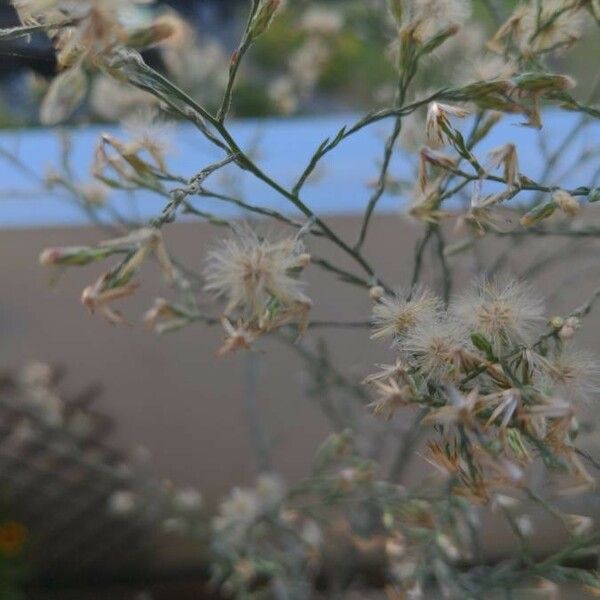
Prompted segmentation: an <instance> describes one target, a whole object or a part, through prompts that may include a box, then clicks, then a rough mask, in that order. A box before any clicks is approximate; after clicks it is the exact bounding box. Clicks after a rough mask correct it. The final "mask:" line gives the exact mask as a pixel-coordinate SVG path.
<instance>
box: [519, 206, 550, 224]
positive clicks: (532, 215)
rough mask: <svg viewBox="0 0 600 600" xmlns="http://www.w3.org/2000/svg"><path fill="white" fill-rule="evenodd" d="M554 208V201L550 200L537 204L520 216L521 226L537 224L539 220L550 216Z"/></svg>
mask: <svg viewBox="0 0 600 600" xmlns="http://www.w3.org/2000/svg"><path fill="white" fill-rule="evenodd" d="M555 210H556V203H555V202H553V201H552V200H551V201H549V202H544V203H542V204H538V205H537V206H535V207H534V208H532V209H531V210H530V211H529V212H527V213H525V214H524V215H523V216H522V217H521V225H523V227H533V225H537V224H538V223H539V222H540V221H543V220H544V219H547V218H548V217H551V216H552V215H553V214H554V211H555Z"/></svg>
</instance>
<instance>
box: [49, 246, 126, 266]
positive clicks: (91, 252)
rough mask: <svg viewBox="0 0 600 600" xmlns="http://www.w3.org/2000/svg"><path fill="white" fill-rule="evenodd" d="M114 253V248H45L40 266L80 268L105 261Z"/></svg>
mask: <svg viewBox="0 0 600 600" xmlns="http://www.w3.org/2000/svg"><path fill="white" fill-rule="evenodd" d="M114 253H115V249H114V248H91V247H88V246H70V247H65V248H46V249H45V250H43V251H42V253H41V254H40V258H39V261H40V265H42V266H43V267H51V266H58V265H64V266H72V265H76V266H82V265H89V264H90V263H93V262H97V261H99V260H103V259H105V258H106V257H107V256H110V255H111V254H114Z"/></svg>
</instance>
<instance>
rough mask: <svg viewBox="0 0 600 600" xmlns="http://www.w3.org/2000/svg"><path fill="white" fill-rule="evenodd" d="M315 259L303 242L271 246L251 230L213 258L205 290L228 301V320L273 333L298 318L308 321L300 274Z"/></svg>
mask: <svg viewBox="0 0 600 600" xmlns="http://www.w3.org/2000/svg"><path fill="white" fill-rule="evenodd" d="M309 262H310V255H308V254H307V253H306V252H305V251H304V246H303V244H302V243H301V241H300V240H299V239H297V238H285V239H282V240H280V241H276V242H271V241H269V240H266V239H261V238H259V237H258V235H257V234H256V233H255V232H254V231H253V230H252V229H250V228H249V227H243V228H239V229H237V231H236V232H235V236H234V237H232V238H230V239H228V240H225V241H223V242H222V243H221V246H220V247H219V248H218V249H216V250H212V251H211V252H210V253H209V254H208V258H207V261H206V268H205V270H204V276H205V278H206V286H205V289H206V290H207V291H208V292H211V293H213V294H214V295H215V297H217V298H225V299H226V300H227V305H226V307H225V315H230V314H232V313H234V312H235V311H238V312H239V313H240V314H241V316H242V317H243V318H244V319H246V320H248V321H254V322H256V323H257V324H258V327H259V329H266V330H268V329H270V328H272V327H275V326H279V325H281V324H282V323H283V322H285V321H288V320H290V319H292V318H299V319H300V322H301V323H303V322H305V321H306V318H307V315H308V311H309V310H310V307H311V301H310V299H309V298H308V297H307V296H306V295H305V294H304V293H303V291H302V289H303V287H304V286H303V283H302V282H301V281H299V280H298V274H299V273H300V272H301V271H302V270H303V269H304V268H305V267H306V266H307V265H308V264H309Z"/></svg>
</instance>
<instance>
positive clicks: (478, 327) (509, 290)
mask: <svg viewBox="0 0 600 600" xmlns="http://www.w3.org/2000/svg"><path fill="white" fill-rule="evenodd" d="M451 312H452V313H453V315H455V317H456V318H457V319H458V320H459V321H460V322H461V323H462V324H463V325H464V326H465V327H466V328H467V329H468V330H469V331H470V332H471V333H476V332H477V333H481V334H483V335H485V336H486V337H487V338H488V339H489V340H490V341H491V342H492V344H493V345H494V347H495V349H498V348H499V347H502V346H506V345H510V344H517V343H527V342H528V341H530V340H531V336H532V334H533V333H535V331H536V330H537V327H538V326H539V325H540V324H541V323H542V322H543V320H544V309H543V302H542V300H541V299H540V298H539V297H538V296H536V295H535V294H534V293H533V292H532V291H531V289H530V287H529V286H528V285H526V284H524V283H521V282H518V281H515V280H510V279H507V280H504V281H502V280H495V281H488V280H480V281H478V282H476V283H475V284H474V285H472V286H471V288H470V289H469V290H468V291H467V292H465V293H464V294H463V295H462V296H460V297H459V298H458V299H457V300H456V301H455V302H453V303H452V307H451Z"/></svg>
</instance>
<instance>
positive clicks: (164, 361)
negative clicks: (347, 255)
mask: <svg viewBox="0 0 600 600" xmlns="http://www.w3.org/2000/svg"><path fill="white" fill-rule="evenodd" d="M332 224H333V226H334V227H335V228H336V230H339V232H340V233H341V235H342V236H343V237H345V238H346V239H352V238H353V236H354V235H355V233H356V228H357V222H356V220H355V219H351V218H336V219H332ZM221 233H222V231H221V230H217V229H214V228H210V227H208V226H205V225H195V224H185V225H175V226H171V227H169V228H167V229H166V241H167V244H168V246H169V248H170V249H171V250H172V253H173V254H174V255H177V256H181V257H183V258H185V261H186V262H187V264H188V265H189V266H191V267H196V268H200V266H201V263H202V257H203V256H204V253H205V249H206V248H207V246H208V245H209V244H210V243H211V242H212V241H214V240H215V239H216V238H217V237H218V236H220V235H221ZM417 234H418V230H416V229H415V227H414V225H412V224H410V223H408V222H406V221H401V220H400V219H399V218H397V217H396V216H386V217H379V218H378V219H376V220H375V221H374V224H373V229H372V235H371V242H370V243H369V244H368V245H367V247H366V253H367V255H368V256H369V258H370V259H371V260H372V261H373V262H374V263H375V264H378V265H381V272H382V273H383V274H384V276H385V277H386V279H387V280H389V281H390V282H393V283H396V282H397V283H406V282H407V281H408V280H409V277H410V271H411V268H412V249H413V246H414V243H415V241H416V239H417ZM103 237H105V236H102V235H101V234H99V233H98V232H97V231H93V230H90V229H80V228H76V229H61V230H58V229H56V230H35V231H2V232H1V233H0V257H1V260H2V263H1V266H0V275H1V282H2V283H1V285H2V292H1V294H0V336H1V337H0V339H1V340H2V342H1V344H0V364H1V365H2V367H17V366H19V365H22V364H23V363H25V362H26V361H28V360H31V359H40V360H45V361H50V362H52V363H55V364H60V365H65V366H66V367H67V368H68V378H67V387H68V388H69V389H70V390H73V391H76V390H77V389H79V388H81V387H83V386H85V385H87V384H88V383H90V382H94V381H97V382H101V383H102V384H103V386H104V388H105V392H104V394H103V395H102V397H101V398H100V400H99V403H98V408H100V409H101V410H102V411H104V412H106V413H107V414H109V415H111V416H112V417H114V418H115V420H116V423H117V426H116V429H115V431H114V435H113V439H114V443H115V444H116V445H117V446H119V447H121V448H123V449H127V448H131V447H134V446H136V445H144V446H147V447H148V448H149V449H150V451H151V453H152V455H153V461H152V467H153V469H155V471H156V473H157V474H158V475H159V476H161V477H168V478H170V479H172V480H174V481H175V482H176V483H178V484H193V485H195V486H197V487H198V488H199V489H200V490H202V492H203V493H204V494H205V496H206V497H207V499H208V500H209V502H213V501H214V500H215V499H216V498H218V497H220V496H222V495H223V494H224V493H226V491H227V490H228V489H229V488H230V487H231V486H232V485H235V484H245V483H251V481H252V479H253V477H254V475H255V473H256V470H255V461H254V456H253V450H252V442H251V438H250V436H249V434H248V430H247V427H246V424H245V413H244V409H243V393H244V385H245V384H244V378H243V366H244V365H243V361H244V360H245V355H243V354H240V355H236V356H233V357H227V358H223V359H217V358H216V357H215V349H216V348H217V347H218V345H219V341H220V332H219V330H218V328H208V327H205V326H204V325H200V324H198V325H195V326H191V327H189V328H188V329H186V330H184V331H180V332H177V333H173V334H170V335H167V336H163V337H157V336H155V335H154V334H152V333H150V332H148V331H146V330H144V328H143V327H142V326H141V325H140V324H136V325H135V327H132V328H127V327H112V326H110V325H108V324H107V323H106V322H105V321H103V320H102V319H101V318H100V317H98V316H96V317H92V316H89V315H88V314H87V313H86V312H85V311H84V309H83V307H82V306H81V304H80V303H79V295H80V292H81V290H82V288H83V287H84V286H85V285H87V284H88V283H89V282H91V281H92V280H93V278H94V274H95V273H96V272H97V271H98V269H95V267H94V268H89V267H88V268H83V269H76V268H73V269H70V270H69V271H67V272H66V273H65V274H64V276H63V277H62V279H61V280H60V282H59V283H58V285H56V286H55V287H54V288H50V287H49V286H48V282H49V272H48V271H47V270H44V269H42V268H40V267H39V266H38V264H37V255H38V253H39V251H40V250H41V249H43V248H44V247H46V246H50V245H67V244H85V243H89V242H90V241H93V240H98V239H102V238H103ZM559 247H560V246H559V245H558V243H557V241H556V240H554V239H552V238H542V239H539V240H537V241H536V242H535V243H533V244H530V245H528V246H527V248H526V249H523V250H519V249H517V253H516V255H515V257H514V258H513V259H512V262H511V266H512V268H514V269H516V270H517V271H519V272H521V271H522V270H523V269H524V268H526V265H528V264H531V263H533V262H535V261H536V260H537V257H539V256H541V255H542V254H544V253H547V252H549V251H555V250H556V249H557V248H559ZM311 250H312V251H313V252H314V253H315V254H316V253H318V254H322V255H326V256H330V257H335V256H336V255H335V253H333V254H332V252H331V250H330V248H329V246H325V244H324V242H319V243H318V244H316V246H313V247H311ZM499 250H500V245H498V244H496V245H494V246H492V247H491V248H489V249H487V250H486V251H485V252H482V253H481V257H480V259H481V261H483V262H486V261H488V262H489V261H490V260H493V259H494V258H495V256H497V253H498V252H499ZM595 250H597V247H596V244H595V243H588V244H587V246H586V255H587V258H584V259H583V263H579V262H578V263H577V265H578V266H577V267H575V266H573V265H574V264H575V263H573V262H572V261H569V260H567V261H566V262H565V264H563V266H562V267H560V268H557V269H553V270H552V271H549V272H546V271H544V272H543V273H542V276H541V277H540V278H538V279H537V286H538V289H540V291H541V292H543V293H545V294H549V295H552V294H553V293H554V291H556V290H558V292H559V295H560V298H559V299H558V301H557V302H556V303H555V304H554V307H553V308H554V309H555V310H556V311H564V310H568V309H570V308H572V307H574V306H576V305H578V304H579V303H581V302H582V301H583V300H585V299H586V298H587V297H588V295H589V294H590V292H591V291H592V289H594V287H596V286H597V285H598V282H599V279H598V271H599V270H600V269H599V268H598V265H597V259H596V258H595V256H594V254H595V252H594V251H595ZM452 266H453V268H454V270H455V271H456V274H457V281H458V284H457V287H458V288H459V289H460V286H461V285H464V282H465V281H467V280H468V279H469V278H470V276H471V274H472V272H473V269H474V262H473V260H472V259H465V258H457V259H453V261H452ZM575 269H578V271H575ZM579 271H581V272H579ZM578 273H579V276H578V277H576V275H577V274H578ZM426 276H427V278H428V279H429V280H430V281H433V282H435V274H430V273H429V272H428V270H427V269H426ZM141 279H142V287H141V289H140V290H139V291H138V293H137V295H136V296H135V297H134V298H133V299H131V300H128V301H126V302H124V303H123V305H122V307H123V310H124V312H125V313H126V314H127V316H129V317H130V318H131V319H132V320H135V319H137V318H139V317H140V316H141V314H142V313H143V312H144V310H145V309H146V308H147V307H148V306H149V305H150V304H151V301H152V299H153V298H154V297H155V296H156V295H165V290H164V288H162V287H161V286H160V285H158V277H157V276H156V268H155V267H154V265H149V266H147V267H146V270H145V273H144V275H143V277H142V278H141ZM308 279H309V282H310V295H311V297H313V299H314V300H315V309H314V317H315V318H320V319H364V318H365V317H366V316H367V315H368V311H369V300H368V298H367V296H366V294H364V293H362V292H361V291H360V290H356V289H354V288H350V287H348V286H346V285H344V284H341V283H339V282H335V281H333V282H332V279H331V276H330V275H328V274H325V273H323V272H322V271H320V270H318V269H316V268H311V269H310V270H309V274H308ZM565 281H567V282H569V283H566V284H565V283H563V282H565ZM167 297H168V296H167ZM596 314H600V313H599V312H598V311H597V312H596ZM596 314H594V315H593V316H592V317H591V318H590V319H589V320H588V321H586V325H585V327H584V330H583V331H582V333H581V341H582V343H583V344H584V345H587V346H592V347H593V346H598V343H597V336H596V333H595V332H597V326H598V323H599V321H598V319H597V317H596ZM314 339H315V334H314V333H311V334H309V335H308V336H307V337H306V339H305V340H304V343H307V344H312V343H313V342H314ZM328 339H330V341H331V355H332V356H333V357H335V362H336V364H337V365H338V366H339V367H340V369H342V370H343V371H344V372H346V373H348V374H349V375H350V376H352V377H356V378H357V379H360V378H362V377H363V376H364V375H366V374H368V373H369V372H370V371H371V370H372V366H371V365H372V364H373V363H375V362H381V361H389V360H390V358H391V354H390V353H389V351H387V349H386V347H385V345H382V344H377V343H374V342H371V341H370V340H369V338H368V334H367V332H366V331H364V330H356V331H332V332H331V333H330V334H329V335H328ZM265 350H266V352H265V354H263V355H262V356H261V358H260V363H261V366H260V368H261V373H260V382H259V403H260V407H261V410H262V412H263V415H264V417H265V422H266V429H267V431H268V433H269V435H270V437H271V440H272V442H273V448H274V452H273V457H274V467H275V468H276V469H277V470H279V471H281V472H283V474H284V475H285V476H286V477H287V478H288V479H290V480H295V479H298V478H300V477H302V476H303V475H304V474H305V473H306V472H307V469H308V468H309V465H310V461H311V458H312V454H313V451H314V449H315V448H316V446H317V445H318V444H319V442H320V441H321V440H322V439H323V437H324V435H325V434H326V432H327V431H328V426H327V424H326V422H325V420H324V419H323V417H322V415H321V413H320V412H319V410H318V408H316V406H315V405H314V404H313V403H312V402H311V401H310V399H307V397H306V394H305V393H304V387H303V382H305V379H306V377H305V374H304V373H303V370H302V368H301V366H300V364H299V363H298V362H297V361H296V360H295V356H294V354H293V352H292V351H291V350H290V349H288V348H286V347H284V346H282V345H280V344H279V343H278V342H269V343H267V344H265ZM582 411H583V412H584V414H585V413H586V411H588V412H591V413H594V412H595V408H594V407H587V408H586V407H583V408H582ZM403 420H404V421H405V420H406V416H404V417H401V418H400V421H399V422H396V423H392V424H390V427H396V428H398V430H401V429H402V428H403V427H404V426H405V422H402V421H403ZM593 442H594V440H593V439H592V444H591V445H590V448H591V450H592V451H594V450H595V449H597V446H598V445H597V444H595V443H593ZM417 460H418V459H417ZM423 468H424V463H423V462H417V463H415V465H413V472H415V471H416V472H419V473H422V472H423ZM508 538H509V535H508V534H506V535H504V534H502V535H499V536H498V535H497V534H495V536H494V542H493V548H494V549H495V550H497V551H498V552H500V551H501V548H502V540H503V539H504V540H507V539H508Z"/></svg>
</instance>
